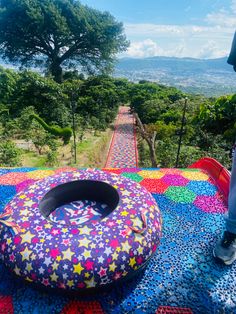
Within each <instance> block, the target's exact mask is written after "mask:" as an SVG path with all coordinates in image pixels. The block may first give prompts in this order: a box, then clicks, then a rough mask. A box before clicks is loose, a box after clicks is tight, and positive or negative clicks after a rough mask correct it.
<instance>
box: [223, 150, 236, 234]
mask: <svg viewBox="0 0 236 314" xmlns="http://www.w3.org/2000/svg"><path fill="white" fill-rule="evenodd" d="M228 207H229V211H228V215H227V216H226V217H225V220H226V230H228V231H229V232H232V233H235V234H236V152H235V153H234V158H233V166H232V172H231V179H230V188H229V198H228Z"/></svg>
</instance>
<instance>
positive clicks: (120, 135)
mask: <svg viewBox="0 0 236 314" xmlns="http://www.w3.org/2000/svg"><path fill="white" fill-rule="evenodd" d="M136 145H137V144H136V135H135V130H134V117H133V115H132V114H130V113H129V107H120V109H119V113H118V116H117V118H116V122H115V130H114V133H113V137H112V140H111V145H110V149H109V152H108V157H107V161H106V165H105V167H106V168H110V167H111V168H128V167H129V168H132V167H137V146H136Z"/></svg>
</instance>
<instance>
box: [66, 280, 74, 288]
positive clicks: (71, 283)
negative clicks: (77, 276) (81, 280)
mask: <svg viewBox="0 0 236 314" xmlns="http://www.w3.org/2000/svg"><path fill="white" fill-rule="evenodd" d="M73 285H74V281H73V280H68V281H67V286H68V287H70V288H71V287H72V286H73Z"/></svg>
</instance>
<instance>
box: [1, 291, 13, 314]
mask: <svg viewBox="0 0 236 314" xmlns="http://www.w3.org/2000/svg"><path fill="white" fill-rule="evenodd" d="M13 313H14V308H13V304H12V297H9V296H2V295H0V314H13Z"/></svg>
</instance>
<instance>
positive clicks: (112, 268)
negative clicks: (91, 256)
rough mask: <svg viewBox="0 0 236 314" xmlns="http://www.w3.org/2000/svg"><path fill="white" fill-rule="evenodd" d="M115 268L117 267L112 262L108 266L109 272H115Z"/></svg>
mask: <svg viewBox="0 0 236 314" xmlns="http://www.w3.org/2000/svg"><path fill="white" fill-rule="evenodd" d="M116 267H117V266H116V264H115V263H114V262H113V263H112V264H110V265H109V270H110V271H115V269H116Z"/></svg>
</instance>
